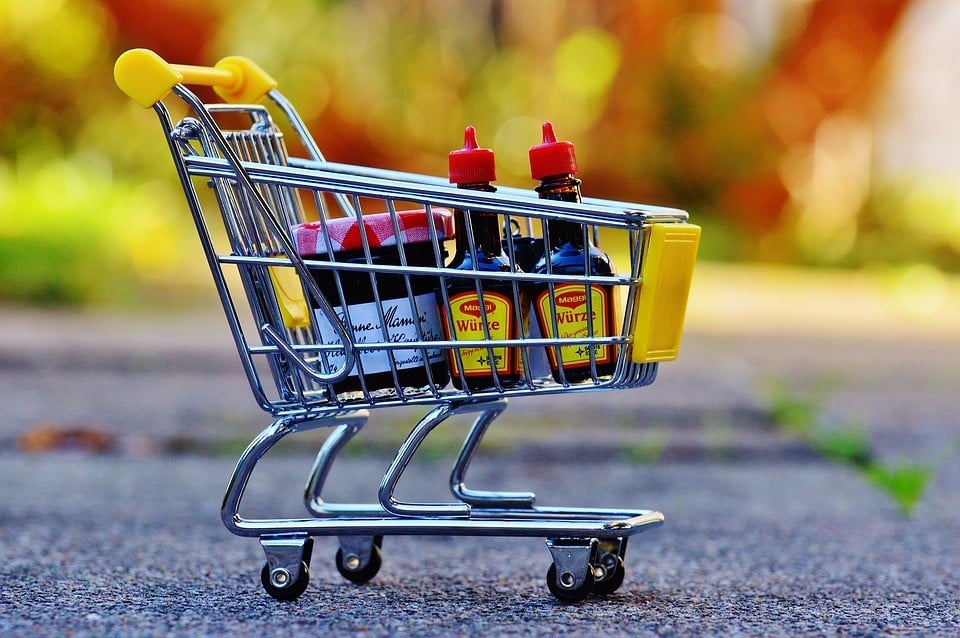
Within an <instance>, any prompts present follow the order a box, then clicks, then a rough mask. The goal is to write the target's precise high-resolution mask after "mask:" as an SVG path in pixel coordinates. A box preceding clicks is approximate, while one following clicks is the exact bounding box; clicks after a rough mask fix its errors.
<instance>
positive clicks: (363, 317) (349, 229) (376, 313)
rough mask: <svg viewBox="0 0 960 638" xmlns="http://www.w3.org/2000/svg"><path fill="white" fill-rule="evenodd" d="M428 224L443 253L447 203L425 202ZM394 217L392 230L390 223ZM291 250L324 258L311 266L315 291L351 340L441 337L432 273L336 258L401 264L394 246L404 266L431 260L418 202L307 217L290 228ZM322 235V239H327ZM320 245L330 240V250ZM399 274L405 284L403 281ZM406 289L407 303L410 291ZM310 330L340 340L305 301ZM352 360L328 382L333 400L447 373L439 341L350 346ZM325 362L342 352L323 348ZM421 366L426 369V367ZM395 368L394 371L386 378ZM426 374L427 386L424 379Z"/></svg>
mask: <svg viewBox="0 0 960 638" xmlns="http://www.w3.org/2000/svg"><path fill="white" fill-rule="evenodd" d="M431 212H432V217H433V226H434V229H435V230H436V234H437V239H438V240H440V242H441V245H440V246H439V247H436V248H439V255H440V258H441V259H443V258H445V257H446V252H445V251H444V249H443V246H442V241H443V240H444V239H447V238H450V237H453V236H454V229H453V215H452V213H451V212H450V211H449V210H447V209H442V208H432V209H431ZM394 216H395V217H396V221H397V226H398V227H399V229H400V235H399V237H398V236H397V234H396V230H395V227H394V223H393V217H394ZM361 228H362V232H363V234H364V235H365V236H366V240H367V244H368V246H369V250H370V260H369V262H368V260H367V257H366V254H365V252H364V249H363V237H362V236H361ZM291 231H292V235H293V238H294V241H295V244H296V247H297V252H298V253H299V254H300V255H301V256H302V257H303V258H304V259H305V260H308V261H318V262H319V261H328V262H331V264H330V266H329V267H326V266H323V267H320V266H317V265H314V267H312V268H311V273H312V274H313V278H314V281H316V283H317V287H318V288H319V289H320V292H321V293H323V295H324V297H326V299H327V301H329V303H330V305H331V306H332V307H333V310H334V312H335V313H336V315H337V316H338V317H339V318H340V320H341V321H342V322H343V324H344V326H345V327H346V328H347V331H348V333H350V334H352V339H353V341H354V343H356V344H361V345H362V344H364V343H377V342H379V343H407V342H410V343H414V342H421V341H441V340H443V338H444V337H443V330H442V328H441V324H440V315H439V313H438V310H437V298H436V290H437V288H438V287H439V282H440V280H439V278H438V277H437V276H435V275H404V274H399V273H398V274H393V273H384V272H375V273H371V272H370V271H366V270H347V269H343V268H338V267H337V264H368V263H369V264H371V265H374V266H401V265H403V264H402V261H401V259H400V254H401V253H400V251H401V250H402V251H403V255H404V256H405V257H406V263H407V265H408V266H419V267H430V268H439V267H442V266H443V264H442V263H440V264H438V263H437V251H436V250H435V245H434V243H433V241H432V240H431V231H430V221H429V219H428V217H427V213H426V211H424V210H422V209H421V210H407V211H396V212H395V213H393V214H391V213H389V212H387V213H373V214H368V215H363V216H362V222H358V220H357V219H356V218H354V217H344V218H336V219H330V220H326V221H324V222H319V221H317V222H308V223H305V224H298V225H297V226H294V227H293V228H292V229H291ZM328 240H329V242H328ZM328 246H330V247H332V248H333V251H334V252H333V255H332V257H331V256H330V255H329V254H328V253H329V251H328ZM406 279H409V282H410V287H409V290H408V288H407V283H406ZM411 295H412V297H413V303H412V304H411V299H410V297H411ZM313 320H314V328H315V334H316V336H317V337H318V338H319V339H320V340H321V342H322V343H324V344H328V345H329V344H334V345H336V344H340V343H341V341H340V339H339V338H338V336H337V334H336V332H335V331H334V329H333V326H332V324H331V322H330V321H329V320H328V319H327V317H326V316H325V315H324V314H323V312H322V311H320V310H319V309H318V308H313ZM357 355H358V356H357V358H356V361H357V363H356V364H355V365H354V367H353V368H352V369H351V370H350V372H349V374H348V375H347V377H346V378H345V379H343V380H342V381H340V382H338V383H335V384H333V389H334V392H335V393H336V394H337V395H338V397H339V398H340V399H341V400H364V399H365V398H371V397H377V396H390V395H396V393H397V389H398V386H399V388H400V390H401V391H402V392H403V393H404V394H415V393H419V392H428V391H433V389H434V388H435V389H438V390H439V389H440V388H442V387H443V386H445V385H446V384H447V383H448V382H449V380H450V373H449V370H448V368H447V364H446V358H445V356H444V353H443V350H441V349H440V348H423V347H420V346H419V345H416V346H414V347H411V348H410V349H392V350H386V349H373V350H366V349H358V350H357ZM321 356H325V357H326V360H327V367H328V369H331V370H336V369H338V368H340V367H342V366H343V364H344V353H343V351H342V350H340V351H332V352H331V351H328V352H327V353H326V354H321ZM428 370H429V374H428ZM394 371H396V379H394ZM431 381H432V383H433V387H431Z"/></svg>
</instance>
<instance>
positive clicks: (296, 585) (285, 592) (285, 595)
mask: <svg viewBox="0 0 960 638" xmlns="http://www.w3.org/2000/svg"><path fill="white" fill-rule="evenodd" d="M284 571H286V570H284ZM288 578H289V576H288ZM260 583H261V584H263V588H264V590H266V592H267V593H268V594H270V595H271V596H273V597H274V598H276V599H277V600H296V599H297V598H299V597H300V594H302V593H303V592H304V591H306V589H307V585H308V584H309V583H310V568H309V567H308V566H307V563H306V562H301V563H300V575H299V576H297V580H295V581H294V582H292V583H289V584H287V585H284V586H282V587H279V586H277V585H275V584H273V582H272V581H271V580H270V564H269V563H265V564H264V566H263V569H261V570H260Z"/></svg>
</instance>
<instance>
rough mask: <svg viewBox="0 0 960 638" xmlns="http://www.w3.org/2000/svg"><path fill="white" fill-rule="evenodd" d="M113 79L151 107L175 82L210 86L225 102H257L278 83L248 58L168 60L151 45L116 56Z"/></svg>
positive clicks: (143, 104) (132, 96) (168, 91)
mask: <svg viewBox="0 0 960 638" xmlns="http://www.w3.org/2000/svg"><path fill="white" fill-rule="evenodd" d="M113 79H114V80H115V81H116V83H117V86H119V87H120V90H122V91H123V92H124V93H126V94H127V95H129V96H130V97H131V98H132V99H133V101H134V102H136V103H137V104H139V105H140V106H142V107H143V108H150V107H152V106H153V105H154V104H156V103H157V102H159V101H160V100H162V99H163V98H165V97H166V96H167V94H168V93H170V90H171V89H172V88H173V87H174V86H176V85H177V84H199V85H202V86H211V87H213V90H214V91H216V93H217V95H219V96H220V97H222V98H223V99H224V100H226V101H227V102H232V103H256V102H260V101H261V100H262V99H263V98H264V97H266V95H267V93H269V92H270V91H272V90H273V89H275V88H276V87H277V81H276V80H274V79H273V78H272V77H270V75H268V74H267V72H266V71H264V70H263V69H261V68H260V67H259V66H257V64H256V63H255V62H253V61H252V60H250V59H248V58H243V57H239V56H231V57H227V58H223V59H222V60H220V61H219V62H217V64H216V65H215V66H212V67H209V66H190V65H187V64H170V63H168V62H167V61H166V60H164V59H163V58H161V57H160V56H159V55H157V54H156V53H154V52H153V51H151V50H150V49H130V50H129V51H125V52H124V53H123V54H121V55H120V57H119V58H117V62H116V64H115V65H114V67H113Z"/></svg>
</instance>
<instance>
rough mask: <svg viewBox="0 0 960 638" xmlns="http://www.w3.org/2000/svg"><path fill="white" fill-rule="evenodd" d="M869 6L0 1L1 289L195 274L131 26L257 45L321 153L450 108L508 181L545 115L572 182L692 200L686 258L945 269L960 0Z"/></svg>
mask: <svg viewBox="0 0 960 638" xmlns="http://www.w3.org/2000/svg"><path fill="white" fill-rule="evenodd" d="M867 4H868V5H869V10H866V9H864V5H862V4H861V3H856V2H853V3H836V2H831V1H830V0H791V1H790V2H783V3H754V2H749V1H746V0H706V1H704V0H689V1H682V2H675V3H663V2H659V1H658V0H632V1H631V2H626V3H604V2H599V1H595V0H586V1H580V2H573V1H564V0H553V1H551V2H547V3H538V4H536V5H531V4H529V3H526V2H522V1H521V0H469V1H468V0H416V1H412V2H406V3H377V2H362V1H355V2H353V1H347V2H318V1H316V0H233V1H227V0H218V1H215V2H204V3H197V2H190V1H189V0H156V1H155V2H150V3H130V2H127V1H126V0H33V1H32V2H18V1H16V0H5V1H3V0H0V78H3V79H4V82H5V86H6V90H5V91H3V92H0V186H2V191H0V254H2V256H3V265H2V266H0V268H2V279H0V301H9V300H21V301H23V300H26V301H30V302H34V301H39V302H49V303H101V302H104V301H105V300H106V301H109V302H111V303H113V302H119V303H129V302H130V301H134V302H137V303H139V302H140V301H142V299H143V298H148V299H149V298H152V297H155V296H157V295H158V294H160V295H163V294H166V292H164V291H169V290H174V289H178V288H179V289H189V288H190V287H191V286H193V285H194V282H202V281H203V264H202V263H200V259H199V258H198V255H197V250H196V248H195V246H194V242H195V239H193V237H192V229H191V226H190V224H191V221H190V220H189V216H188V215H186V214H185V208H184V206H183V203H182V195H180V193H179V186H178V184H177V182H176V179H175V176H174V174H173V169H172V166H171V163H170V160H169V157H168V151H167V149H166V147H165V144H164V142H163V140H162V139H161V136H160V132H159V130H158V127H157V126H156V122H155V120H154V118H152V117H151V114H150V113H149V112H144V111H143V109H141V108H139V107H137V106H136V105H134V104H131V103H130V102H129V100H127V99H126V98H125V97H124V96H123V95H122V94H121V93H120V92H119V91H118V90H117V89H116V87H115V86H114V85H113V82H112V72H111V70H112V64H113V61H114V60H115V59H116V56H117V55H119V54H120V53H121V52H122V51H123V50H125V49H127V48H131V47H137V46H143V47H148V48H153V49H154V50H156V51H157V52H158V53H160V54H161V55H162V56H164V57H166V58H168V59H169V60H171V61H174V62H181V63H187V64H212V63H214V62H215V61H216V60H218V59H219V58H221V57H223V56H226V55H236V54H239V55H245V56H248V57H251V58H253V59H255V60H257V61H258V62H259V63H260V64H261V65H262V66H263V67H264V68H266V69H267V70H269V71H270V72H271V74H273V75H274V76H275V77H276V78H277V79H278V81H279V82H280V87H281V90H282V91H283V92H284V93H285V94H286V95H287V96H288V97H289V98H290V99H291V100H292V102H293V103H294V104H295V105H296V106H297V108H298V109H299V110H300V112H301V113H302V114H303V115H304V117H305V119H306V120H307V122H308V124H309V125H310V127H311V130H312V131H313V133H314V136H315V137H316V138H317V141H318V143H319V144H320V146H321V148H322V149H323V151H324V153H325V154H326V155H327V157H329V158H330V159H332V160H335V161H340V162H349V163H356V164H362V165H367V166H375V167H383V168H391V169H399V170H408V171H416V172H423V173H427V174H432V175H438V176H442V175H445V173H446V156H447V153H448V152H449V151H450V150H451V149H453V148H456V147H458V146H459V144H460V143H461V141H462V134H463V128H464V127H465V126H466V125H468V124H472V125H474V126H476V127H477V129H478V132H479V135H480V138H481V141H482V143H484V144H486V145H489V146H491V147H492V148H493V149H494V150H495V152H496V154H497V161H498V173H499V178H500V182H501V183H502V184H505V185H510V186H518V187H523V188H532V186H533V184H532V182H531V180H530V177H529V167H528V163H527V150H528V149H529V147H530V146H531V145H533V144H536V143H537V142H538V141H539V133H540V124H541V123H542V121H543V120H547V119H549V120H551V121H553V122H554V124H555V126H556V128H557V132H558V134H559V135H560V136H561V137H563V138H565V139H569V140H571V141H573V142H574V143H575V144H576V147H577V155H578V158H579V160H580V165H581V177H582V178H583V180H584V183H583V190H584V193H585V194H586V195H591V196H600V197H604V196H606V197H611V198H616V199H624V200H632V201H645V202H650V203H655V204H664V205H671V206H680V207H683V208H686V209H688V210H690V211H691V212H692V213H693V214H694V215H695V216H696V218H697V220H698V221H699V222H701V223H702V224H703V225H704V226H705V230H706V232H705V234H704V244H703V246H702V254H703V256H704V258H705V259H713V260H719V259H726V260H737V261H776V262H781V263H801V264H807V265H817V266H843V267H858V266H859V267H874V266H876V265H877V264H888V265H891V266H897V267H901V266H902V267H904V268H913V267H914V266H917V265H922V266H923V267H925V268H932V269H934V270H935V271H956V270H958V269H960V187H958V186H957V184H958V183H960V180H957V175H958V173H960V151H957V150H956V149H958V148H960V127H953V126H948V125H949V122H950V121H951V119H952V112H951V111H950V107H949V105H950V104H953V103H955V102H956V100H955V99H953V98H954V97H957V99H960V80H955V79H953V78H954V76H955V75H956V74H955V73H953V71H952V69H951V68H950V60H951V59H952V52H953V49H954V48H955V47H956V46H957V43H956V42H955V40H956V38H955V37H954V36H953V35H952V34H953V33H955V30H956V28H960V9H953V8H951V7H952V5H951V4H948V3H936V2H929V1H925V0H889V1H887V2H883V3H867ZM951 25H952V26H951ZM211 95H212V94H206V95H205V97H210V96H211ZM924 114H927V115H924ZM938 122H939V123H940V126H941V128H943V127H947V128H943V134H942V135H941V134H940V133H939V132H938V129H937V126H936V124H937V123H938ZM953 129H957V131H954V130H953ZM925 131H926V133H925ZM930 131H933V133H932V134H931V133H930ZM944 140H953V141H954V142H956V143H944ZM73 244H77V245H76V246H74V245H73ZM65 260H67V261H66V262H65ZM63 263H69V264H70V267H69V268H59V269H58V268H57V267H55V266H56V265H57V264H63ZM918 267H919V266H918ZM905 272H906V271H905ZM911 272H913V271H911ZM916 272H918V273H921V274H923V273H927V274H924V275H923V277H926V278H925V279H924V278H922V277H920V276H919V275H917V276H913V275H911V277H912V278H911V279H910V281H918V282H921V283H920V284H917V285H918V286H919V287H920V288H923V289H925V290H928V291H929V290H933V289H935V285H933V284H929V282H931V281H934V279H933V278H932V277H930V276H928V275H929V272H932V271H926V270H917V271H916ZM922 282H928V283H926V284H923V283H922ZM158 291H161V292H159V293H158ZM931 295H932V293H930V294H928V295H927V296H926V297H924V299H927V300H928V301H926V302H921V301H916V305H917V307H918V308H919V307H924V308H927V307H932V303H931V302H929V299H932V298H933V296H931Z"/></svg>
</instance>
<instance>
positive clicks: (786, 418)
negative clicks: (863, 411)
mask: <svg viewBox="0 0 960 638" xmlns="http://www.w3.org/2000/svg"><path fill="white" fill-rule="evenodd" d="M823 403H824V397H823V395H822V394H821V393H820V392H811V393H809V394H808V395H806V396H798V395H796V394H791V393H790V392H789V391H788V390H787V389H786V386H785V385H784V384H783V383H781V382H773V383H771V385H770V406H769V409H768V416H769V418H770V421H771V422H772V423H773V425H774V426H775V427H777V428H780V429H781V430H783V431H784V432H787V433H789V434H791V435H793V436H795V437H797V438H798V439H799V440H801V441H803V442H805V443H806V444H807V445H809V446H810V447H811V449H813V450H814V451H815V452H816V453H817V454H818V455H819V456H821V457H822V458H824V459H827V460H830V461H833V462H835V463H840V464H842V465H846V466H848V467H852V468H854V469H856V470H857V471H859V472H860V474H861V475H863V477H864V478H865V479H866V480H867V481H868V482H869V483H870V484H871V485H873V486H874V487H875V488H877V489H878V490H880V491H881V492H883V493H884V494H886V495H887V496H889V497H890V498H891V499H893V501H894V502H895V503H896V505H897V507H898V508H899V509H900V512H901V513H902V514H903V515H904V516H909V515H910V514H911V513H912V512H913V510H914V508H915V507H916V505H917V503H919V502H920V499H921V498H922V497H923V493H924V491H925V490H926V488H927V485H929V483H930V480H931V479H932V477H933V474H934V470H933V467H932V466H931V465H927V464H911V463H901V464H898V465H887V464H885V463H883V462H880V461H878V460H876V459H875V457H874V454H873V451H872V449H871V447H872V446H871V443H870V438H869V436H868V435H867V433H866V431H865V429H864V428H863V427H862V426H859V425H853V424H847V425H846V426H844V427H841V428H839V429H837V428H826V427H824V425H823V422H822V419H823V417H822V412H823V410H822V407H821V406H822V405H823Z"/></svg>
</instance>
